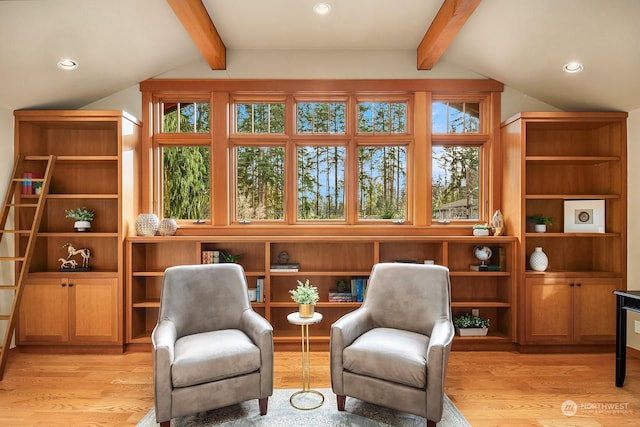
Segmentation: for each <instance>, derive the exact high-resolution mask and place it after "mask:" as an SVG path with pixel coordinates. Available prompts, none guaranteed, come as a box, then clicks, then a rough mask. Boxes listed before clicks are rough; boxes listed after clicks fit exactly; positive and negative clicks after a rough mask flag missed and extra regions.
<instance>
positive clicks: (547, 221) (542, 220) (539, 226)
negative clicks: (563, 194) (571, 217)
mask: <svg viewBox="0 0 640 427" xmlns="http://www.w3.org/2000/svg"><path fill="white" fill-rule="evenodd" d="M527 221H529V222H533V223H534V224H535V228H534V229H535V231H536V233H544V232H546V231H547V225H553V221H551V217H550V216H545V215H541V214H535V215H531V216H528V217H527Z"/></svg>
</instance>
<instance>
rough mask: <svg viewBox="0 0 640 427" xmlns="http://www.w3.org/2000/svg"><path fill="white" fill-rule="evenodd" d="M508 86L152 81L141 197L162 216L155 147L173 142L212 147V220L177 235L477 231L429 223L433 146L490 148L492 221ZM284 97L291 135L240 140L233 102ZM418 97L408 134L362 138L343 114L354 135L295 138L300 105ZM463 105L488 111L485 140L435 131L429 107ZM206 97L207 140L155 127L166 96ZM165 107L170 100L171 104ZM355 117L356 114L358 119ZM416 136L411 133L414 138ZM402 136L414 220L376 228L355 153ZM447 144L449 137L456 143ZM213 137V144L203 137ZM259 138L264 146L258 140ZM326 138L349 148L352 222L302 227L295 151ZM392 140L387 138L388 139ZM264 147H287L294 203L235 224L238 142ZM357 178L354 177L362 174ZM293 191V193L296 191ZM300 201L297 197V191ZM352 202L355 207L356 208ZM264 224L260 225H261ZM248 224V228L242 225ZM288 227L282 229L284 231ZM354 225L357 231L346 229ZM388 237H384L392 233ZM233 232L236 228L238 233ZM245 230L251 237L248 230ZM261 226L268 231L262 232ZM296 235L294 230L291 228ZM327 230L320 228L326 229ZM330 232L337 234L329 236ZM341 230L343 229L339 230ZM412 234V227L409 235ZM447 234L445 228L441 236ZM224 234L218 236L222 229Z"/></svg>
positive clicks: (145, 85)
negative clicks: (281, 212)
mask: <svg viewBox="0 0 640 427" xmlns="http://www.w3.org/2000/svg"><path fill="white" fill-rule="evenodd" d="M503 89H504V86H503V85H502V83H500V82H497V81H494V80H489V79H459V80H439V79H408V80H393V79H391V80H233V79H230V80H227V79H218V80H216V79H201V80H198V79H185V80H182V79H150V80H146V81H143V82H142V83H141V84H140V90H141V92H142V101H143V102H142V113H143V117H148V118H149V120H148V121H147V120H143V121H142V124H143V132H142V150H141V154H140V157H141V168H142V169H141V174H140V178H141V192H140V193H141V194H140V199H139V203H140V206H141V208H140V210H141V211H151V212H161V210H159V209H158V206H159V203H158V201H159V200H160V201H161V200H162V198H161V197H159V191H158V189H159V188H161V186H159V185H158V184H159V182H160V180H159V179H158V177H159V176H160V175H161V174H160V171H161V169H159V168H158V160H159V159H158V156H157V147H158V145H161V144H168V145H191V144H195V145H201V144H207V143H209V144H210V145H211V162H212V164H211V187H212V195H211V203H212V207H211V217H212V218H211V220H210V221H207V222H206V223H204V224H197V226H196V225H195V224H191V223H185V224H179V225H180V230H179V234H185V235H189V234H193V233H196V234H199V233H203V232H204V233H208V232H207V231H206V230H207V229H209V228H215V229H216V230H222V229H219V228H218V227H225V228H228V230H229V231H228V232H229V233H232V234H236V233H239V234H240V235H244V234H250V233H255V232H259V233H276V234H278V233H285V234H286V233H287V232H286V231H284V230H285V229H287V228H289V227H292V226H293V227H296V228H295V229H296V230H297V231H295V233H303V234H305V233H327V232H328V233H338V234H342V233H347V234H352V235H361V234H363V235H371V234H378V233H384V234H386V233H391V234H397V233H406V232H408V231H409V230H411V229H415V230H416V232H418V233H420V234H425V235H432V234H436V235H437V234H441V233H442V232H444V233H446V234H450V235H470V228H469V227H468V226H467V225H466V224H451V225H448V226H447V228H446V231H444V230H445V229H444V228H441V227H442V224H438V223H435V222H434V221H432V219H431V217H432V215H431V179H432V177H431V173H430V170H431V161H432V160H431V155H430V152H431V146H432V144H440V143H448V142H453V140H451V139H450V138H455V139H456V140H457V142H458V143H460V142H463V143H465V144H470V145H476V144H479V145H481V146H482V149H481V168H482V171H481V174H482V175H481V177H482V178H481V179H482V182H483V184H482V185H483V189H484V190H486V191H485V192H483V195H482V196H481V197H482V198H483V202H482V203H481V204H480V206H479V207H480V209H481V211H482V213H481V214H480V218H481V220H482V221H489V218H488V214H489V212H493V210H494V209H496V208H499V207H500V202H501V194H500V176H501V171H500V164H501V159H500V156H499V153H497V152H496V147H499V133H498V125H499V121H500V96H501V95H500V92H502V91H503ZM256 97H259V98H260V99H261V100H267V101H280V102H281V101H282V100H283V99H284V100H285V134H284V135H268V134H259V135H257V136H259V138H256V135H241V134H233V132H232V127H231V121H232V112H231V108H232V100H234V99H236V100H248V99H251V100H253V99H254V98H256ZM403 97H404V98H405V99H407V98H413V100H414V101H413V102H412V103H409V104H408V107H407V133H408V134H407V135H403V134H383V135H373V136H371V135H357V134H356V126H357V123H352V121H353V120H352V119H351V118H350V115H349V114H348V115H347V117H346V118H345V121H346V123H345V128H346V134H347V135H342V134H331V133H328V134H294V133H293V130H294V128H295V126H294V125H295V122H294V118H295V117H294V110H293V108H294V107H293V106H294V100H296V99H300V100H302V101H309V102H322V101H326V102H333V101H344V100H347V110H350V109H353V110H354V111H355V108H356V105H357V104H356V101H355V100H364V101H379V100H383V101H385V102H386V101H389V102H393V98H396V99H397V98H403ZM439 98H440V99H446V100H449V101H451V100H453V101H457V100H462V101H466V102H474V101H475V100H478V101H484V103H483V105H482V106H481V108H482V110H483V113H482V119H481V126H482V132H480V133H478V134H471V135H470V134H467V135H464V134H450V135H444V134H440V135H439V134H432V133H431V105H432V102H433V101H434V100H436V99H439ZM192 99H196V100H197V99H201V100H203V101H207V102H209V105H210V109H211V111H210V119H211V124H210V132H209V134H180V140H177V138H176V137H177V134H176V135H171V134H159V133H158V132H157V131H156V129H155V128H156V127H158V126H159V125H160V124H159V123H158V122H157V120H156V118H157V115H156V110H157V109H158V104H157V101H158V100H167V101H173V102H178V101H180V102H186V101H185V100H192ZM165 102H166V101H165ZM354 117H356V115H355V113H354ZM409 134H410V135H409ZM394 138H395V143H401V144H404V143H405V142H406V141H409V142H410V143H409V145H408V148H407V218H406V221H405V222H404V224H403V225H405V226H409V228H406V227H405V228H404V229H398V228H396V225H395V224H394V225H392V224H391V223H390V222H389V221H388V220H384V221H380V222H379V223H373V220H364V221H358V220H357V212H356V208H355V207H356V206H357V203H356V201H357V194H358V184H357V182H353V179H351V178H350V177H353V176H357V172H356V165H357V148H358V144H362V145H365V146H366V145H373V144H380V145H385V144H387V143H389V142H390V141H391V140H392V139H394ZM448 138H449V139H448ZM205 139H208V141H205ZM258 139H259V140H260V141H258ZM322 140H324V142H325V143H327V141H331V144H335V143H345V142H336V141H346V145H347V167H346V169H347V172H346V173H347V182H346V183H345V196H344V197H345V205H346V208H345V214H346V221H344V222H340V223H335V222H333V220H332V221H331V222H329V223H323V222H320V221H319V220H312V224H309V223H308V222H307V221H306V220H305V221H304V222H302V223H301V222H299V221H297V220H296V218H297V212H296V209H297V201H295V200H291V199H292V193H291V192H292V191H297V188H296V187H297V185H296V182H297V170H296V169H295V164H294V163H295V161H297V159H296V155H295V150H296V148H295V147H297V145H299V144H305V145H306V144H310V145H314V144H316V143H318V142H320V141H322ZM385 140H386V141H385ZM252 143H255V144H256V145H258V146H262V145H264V144H265V143H269V144H276V145H277V144H279V143H280V144H281V143H284V144H285V146H286V149H285V168H286V173H285V187H286V189H287V190H286V194H285V198H286V202H285V204H286V206H285V218H286V220H285V221H284V222H282V223H274V224H263V225H264V227H265V228H259V229H256V228H254V227H249V228H234V227H236V226H238V225H240V224H239V223H238V221H235V220H234V218H233V213H234V212H235V201H232V200H231V199H232V198H233V197H232V196H233V195H234V194H235V190H234V183H233V179H232V177H233V175H234V172H233V168H234V167H235V165H234V164H233V161H232V156H231V152H232V151H231V150H232V149H233V146H234V144H240V145H244V144H252ZM354 173H355V175H354ZM292 189H293V190H292ZM295 196H297V195H295ZM351 206H353V208H351ZM260 224H262V223H260ZM242 227H244V224H242ZM283 227H284V228H283ZM344 227H347V229H348V230H349V231H344V230H347V229H343V228H344ZM387 229H388V231H384V230H387ZM234 230H235V231H234ZM242 230H244V231H242ZM258 230H261V231H258ZM292 230H293V229H292ZM320 230H322V231H320ZM329 230H332V231H329ZM338 230H342V231H338ZM401 230H404V231H401ZM438 230H443V231H438ZM218 232H219V231H216V233H218Z"/></svg>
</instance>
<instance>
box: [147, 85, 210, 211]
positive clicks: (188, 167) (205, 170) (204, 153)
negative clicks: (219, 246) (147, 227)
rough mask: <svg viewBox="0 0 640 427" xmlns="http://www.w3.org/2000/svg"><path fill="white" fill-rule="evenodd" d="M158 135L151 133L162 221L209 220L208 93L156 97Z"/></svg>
mask: <svg viewBox="0 0 640 427" xmlns="http://www.w3.org/2000/svg"><path fill="white" fill-rule="evenodd" d="M155 102H156V105H157V108H158V109H157V110H156V111H157V114H158V122H159V123H158V128H159V132H158V133H157V134H154V136H153V138H154V148H155V150H154V158H155V162H154V164H156V165H158V167H159V172H160V174H159V176H158V179H157V182H158V183H159V185H158V186H157V188H155V194H156V198H157V200H158V204H159V206H158V210H159V211H160V212H159V214H161V215H162V216H163V217H165V218H174V219H176V220H185V221H186V220H188V221H196V220H197V221H201V220H208V219H209V218H210V217H211V196H212V194H211V165H212V159H211V143H210V141H211V137H210V132H211V102H210V97H209V95H208V94H198V95H191V96H185V97H184V98H178V99H176V98H169V97H167V98H163V97H160V98H156V99H155Z"/></svg>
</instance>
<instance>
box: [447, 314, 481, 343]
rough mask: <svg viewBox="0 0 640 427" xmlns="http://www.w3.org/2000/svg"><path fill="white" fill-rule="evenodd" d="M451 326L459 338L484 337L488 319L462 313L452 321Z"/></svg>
mask: <svg viewBox="0 0 640 427" xmlns="http://www.w3.org/2000/svg"><path fill="white" fill-rule="evenodd" d="M453 324H454V325H455V327H456V329H457V330H458V335H460V336H461V337H471V336H484V335H487V332H488V331H489V319H483V318H482V317H479V316H474V315H473V314H471V313H464V314H462V315H460V316H458V317H456V318H454V319H453Z"/></svg>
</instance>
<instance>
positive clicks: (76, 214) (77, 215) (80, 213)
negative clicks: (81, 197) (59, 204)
mask: <svg viewBox="0 0 640 427" xmlns="http://www.w3.org/2000/svg"><path fill="white" fill-rule="evenodd" d="M65 212H66V214H67V216H66V217H67V218H71V219H73V220H75V221H93V215H94V214H93V211H90V210H89V209H87V208H85V207H81V208H77V209H68V210H66V211H65Z"/></svg>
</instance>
